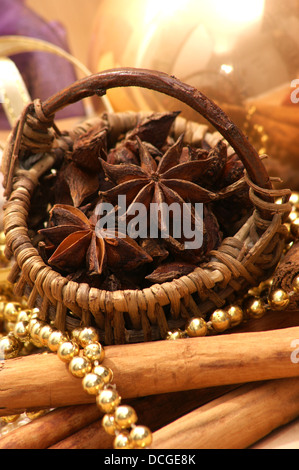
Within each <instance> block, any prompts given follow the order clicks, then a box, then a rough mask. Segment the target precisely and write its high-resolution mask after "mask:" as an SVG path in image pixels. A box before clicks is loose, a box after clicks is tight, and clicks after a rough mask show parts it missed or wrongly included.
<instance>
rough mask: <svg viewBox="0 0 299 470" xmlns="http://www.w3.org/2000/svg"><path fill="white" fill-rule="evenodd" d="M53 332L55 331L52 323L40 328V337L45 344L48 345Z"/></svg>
mask: <svg viewBox="0 0 299 470" xmlns="http://www.w3.org/2000/svg"><path fill="white" fill-rule="evenodd" d="M51 333H53V329H52V328H51V327H50V325H44V326H42V327H41V329H40V330H39V333H38V338H39V341H40V342H41V343H42V345H43V346H48V340H49V337H50V335H51Z"/></svg>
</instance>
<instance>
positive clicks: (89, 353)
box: [83, 342, 105, 362]
mask: <svg viewBox="0 0 299 470" xmlns="http://www.w3.org/2000/svg"><path fill="white" fill-rule="evenodd" d="M83 356H84V357H87V359H89V360H90V361H91V362H94V361H98V362H102V361H103V360H104V358H105V351H104V348H103V346H102V345H101V344H100V343H98V342H96V343H89V344H87V346H85V348H84V350H83Z"/></svg>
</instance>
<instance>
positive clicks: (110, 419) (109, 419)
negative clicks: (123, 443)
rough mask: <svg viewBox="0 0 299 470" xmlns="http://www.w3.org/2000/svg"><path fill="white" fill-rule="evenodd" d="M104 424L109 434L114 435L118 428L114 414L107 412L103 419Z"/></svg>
mask: <svg viewBox="0 0 299 470" xmlns="http://www.w3.org/2000/svg"><path fill="white" fill-rule="evenodd" d="M102 426H103V428H104V430H105V431H106V433H107V434H110V436H114V435H115V432H116V431H117V429H118V428H117V426H116V423H115V419H114V414H112V413H107V414H105V415H104V416H103V419H102Z"/></svg>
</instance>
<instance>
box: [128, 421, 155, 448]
mask: <svg viewBox="0 0 299 470" xmlns="http://www.w3.org/2000/svg"><path fill="white" fill-rule="evenodd" d="M130 436H131V439H132V442H133V446H134V447H138V448H144V447H149V446H150V445H151V443H152V433H151V431H150V429H149V428H148V427H146V426H135V427H134V428H133V429H132V430H131V432H130Z"/></svg>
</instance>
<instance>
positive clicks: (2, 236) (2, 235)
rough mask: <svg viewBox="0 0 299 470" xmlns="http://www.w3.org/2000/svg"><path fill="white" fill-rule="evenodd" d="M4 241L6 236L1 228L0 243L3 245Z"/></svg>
mask: <svg viewBox="0 0 299 470" xmlns="http://www.w3.org/2000/svg"><path fill="white" fill-rule="evenodd" d="M5 243H6V236H5V233H4V232H3V230H2V231H1V232H0V245H5Z"/></svg>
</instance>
